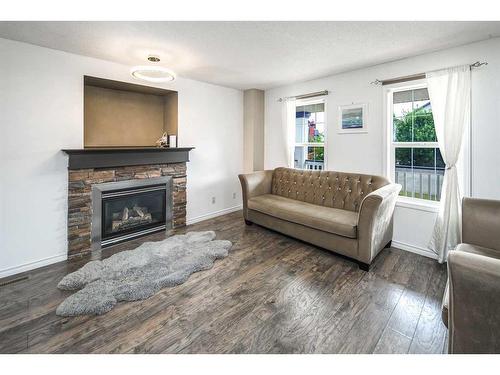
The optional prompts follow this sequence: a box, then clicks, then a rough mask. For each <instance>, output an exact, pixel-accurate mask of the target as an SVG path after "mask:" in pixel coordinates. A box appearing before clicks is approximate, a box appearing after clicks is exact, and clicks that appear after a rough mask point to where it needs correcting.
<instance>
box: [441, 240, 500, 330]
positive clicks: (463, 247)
mask: <svg viewBox="0 0 500 375" xmlns="http://www.w3.org/2000/svg"><path fill="white" fill-rule="evenodd" d="M454 251H463V252H464V253H470V254H477V255H482V256H486V257H489V258H495V259H500V251H498V250H494V249H488V248H487V247H481V246H477V245H471V244H468V243H461V244H458V246H457V247H456V249H455V250H454ZM449 303H450V287H449V285H448V283H447V284H446V289H445V292H444V296H443V306H442V318H443V323H444V324H445V325H446V327H448V306H449Z"/></svg>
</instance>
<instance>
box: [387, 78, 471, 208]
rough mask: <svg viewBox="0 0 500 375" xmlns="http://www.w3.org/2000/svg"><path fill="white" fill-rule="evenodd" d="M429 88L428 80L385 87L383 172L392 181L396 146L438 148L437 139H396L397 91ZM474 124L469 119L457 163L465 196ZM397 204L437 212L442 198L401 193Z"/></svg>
mask: <svg viewBox="0 0 500 375" xmlns="http://www.w3.org/2000/svg"><path fill="white" fill-rule="evenodd" d="M419 88H427V82H426V80H425V79H419V80H413V81H407V82H400V83H395V84H392V85H386V86H384V87H383V89H384V95H383V97H384V105H383V108H384V124H385V135H384V150H385V151H384V158H383V163H384V171H385V176H386V177H387V178H388V179H389V180H390V181H392V182H394V181H395V163H396V160H395V150H396V148H397V147H408V148H434V147H437V148H439V144H438V142H437V141H436V142H393V134H394V133H393V126H394V124H393V112H394V111H393V109H394V107H393V97H392V96H393V94H394V93H395V92H398V91H405V90H412V89H419ZM470 142H471V125H470V122H469V124H468V127H467V129H466V131H465V134H464V137H463V144H462V150H461V154H460V156H459V160H458V162H457V165H458V166H459V168H460V169H462V170H463V174H462V176H460V175H459V184H460V189H461V191H462V193H463V195H464V196H470V192H471V167H470V166H471V160H470V158H471V153H470V150H471V146H470ZM397 205H398V206H400V207H406V208H414V209H419V210H423V211H429V212H437V211H439V205H440V201H432V200H428V199H423V198H415V197H407V196H402V195H400V196H398V199H397Z"/></svg>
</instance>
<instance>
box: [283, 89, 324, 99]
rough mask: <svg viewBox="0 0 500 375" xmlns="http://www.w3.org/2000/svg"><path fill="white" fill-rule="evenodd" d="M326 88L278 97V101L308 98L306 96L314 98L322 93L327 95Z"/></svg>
mask: <svg viewBox="0 0 500 375" xmlns="http://www.w3.org/2000/svg"><path fill="white" fill-rule="evenodd" d="M328 93H329V92H328V90H323V91H316V92H311V93H309V94H302V95H297V96H285V97H283V98H279V99H278V102H282V101H284V100H288V99H296V100H297V99H308V98H315V97H316V96H323V95H328Z"/></svg>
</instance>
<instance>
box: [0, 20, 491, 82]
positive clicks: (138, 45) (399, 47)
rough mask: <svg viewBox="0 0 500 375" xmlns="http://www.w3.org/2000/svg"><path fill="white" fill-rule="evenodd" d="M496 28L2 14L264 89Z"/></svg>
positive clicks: (486, 34) (12, 30) (47, 43)
mask: <svg viewBox="0 0 500 375" xmlns="http://www.w3.org/2000/svg"><path fill="white" fill-rule="evenodd" d="M496 36H500V22H338V21H335V22H0V37H3V38H7V39H14V40H18V41H23V42H27V43H32V44H36V45H40V46H44V47H49V48H53V49H58V50H62V51H66V52H72V53H76V54H80V55H85V56H91V57H96V58H100V59H104V60H110V61H115V62H118V63H122V64H126V65H137V64H144V63H145V62H146V57H147V55H148V54H149V53H154V54H158V55H160V57H161V59H162V60H161V64H162V65H164V66H166V67H168V68H170V69H173V70H174V71H175V72H177V74H178V75H180V76H183V77H186V78H191V79H196V80H200V81H205V82H210V83H214V84H219V85H223V86H229V87H234V88H238V89H247V88H260V89H267V88H271V87H276V86H281V85H284V84H289V83H293V82H298V81H305V80H309V79H314V78H318V77H322V76H327V75H330V74H334V73H340V72H343V71H348V70H353V69H357V68H362V67H366V66H371V65H376V64H380V63H384V62H388V61H392V60H397V59H400V58H404V57H409V56H414V55H418V54H422V53H425V52H430V51H435V50H438V49H443V48H449V47H454V46H458V45H462V44H467V43H471V42H474V41H479V40H483V39H488V38H491V37H496Z"/></svg>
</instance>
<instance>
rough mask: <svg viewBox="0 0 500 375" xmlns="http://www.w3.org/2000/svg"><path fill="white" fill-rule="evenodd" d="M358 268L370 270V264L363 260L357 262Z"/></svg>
mask: <svg viewBox="0 0 500 375" xmlns="http://www.w3.org/2000/svg"><path fill="white" fill-rule="evenodd" d="M358 266H359V269H360V270H362V271H366V272H369V271H370V265H369V264H368V263H363V262H358Z"/></svg>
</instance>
